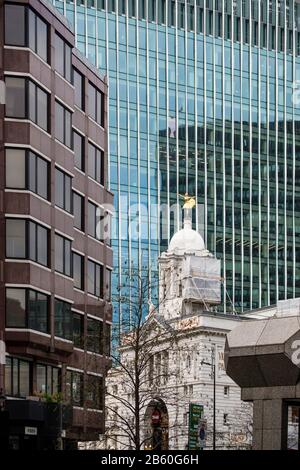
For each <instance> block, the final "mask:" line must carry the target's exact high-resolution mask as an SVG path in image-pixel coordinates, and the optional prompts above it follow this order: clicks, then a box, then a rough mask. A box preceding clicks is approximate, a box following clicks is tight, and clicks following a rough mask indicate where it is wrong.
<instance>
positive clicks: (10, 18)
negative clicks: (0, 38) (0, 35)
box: [5, 5, 26, 46]
mask: <svg viewBox="0 0 300 470" xmlns="http://www.w3.org/2000/svg"><path fill="white" fill-rule="evenodd" d="M5 43H6V44H7V45H9V46H25V44H26V40H25V8H24V7H23V6H21V5H5Z"/></svg>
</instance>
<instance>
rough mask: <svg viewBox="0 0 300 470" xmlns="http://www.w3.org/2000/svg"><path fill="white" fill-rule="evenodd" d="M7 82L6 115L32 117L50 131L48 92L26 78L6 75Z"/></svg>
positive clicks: (32, 119) (40, 125) (36, 122)
mask: <svg viewBox="0 0 300 470" xmlns="http://www.w3.org/2000/svg"><path fill="white" fill-rule="evenodd" d="M5 83H6V116H7V117H14V118H27V119H30V120H31V121H32V122H34V123H35V124H37V125H38V126H39V127H41V128H42V129H44V130H45V131H47V132H48V130H49V118H48V108H49V95H48V93H46V92H45V91H43V90H42V89H41V88H40V87H39V86H38V85H36V84H35V83H34V82H32V81H31V80H27V79H24V78H17V77H6V79H5ZM26 103H27V104H26Z"/></svg>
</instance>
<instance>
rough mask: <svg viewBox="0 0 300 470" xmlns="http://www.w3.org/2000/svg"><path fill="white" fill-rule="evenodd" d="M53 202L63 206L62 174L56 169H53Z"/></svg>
mask: <svg viewBox="0 0 300 470" xmlns="http://www.w3.org/2000/svg"><path fill="white" fill-rule="evenodd" d="M55 204H56V205H57V206H59V207H61V208H62V209H63V208H64V174H63V173H62V171H60V170H58V169H56V170H55Z"/></svg>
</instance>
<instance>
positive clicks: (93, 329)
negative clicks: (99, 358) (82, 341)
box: [86, 318, 103, 354]
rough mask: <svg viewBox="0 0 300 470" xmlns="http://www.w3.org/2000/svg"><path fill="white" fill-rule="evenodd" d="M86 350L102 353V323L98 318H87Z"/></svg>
mask: <svg viewBox="0 0 300 470" xmlns="http://www.w3.org/2000/svg"><path fill="white" fill-rule="evenodd" d="M86 347H87V350H88V351H91V352H94V353H97V354H103V324H102V321H98V320H92V319H90V318H89V319H88V320H87V346H86Z"/></svg>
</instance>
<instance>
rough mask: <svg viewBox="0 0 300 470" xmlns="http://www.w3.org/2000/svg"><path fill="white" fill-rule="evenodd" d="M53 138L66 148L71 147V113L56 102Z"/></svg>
mask: <svg viewBox="0 0 300 470" xmlns="http://www.w3.org/2000/svg"><path fill="white" fill-rule="evenodd" d="M55 137H56V139H57V140H59V142H61V143H62V144H64V145H66V146H67V147H69V148H71V147H72V113H71V112H70V111H69V110H68V109H66V108H65V107H64V106H62V105H61V104H60V103H58V101H55Z"/></svg>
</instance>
